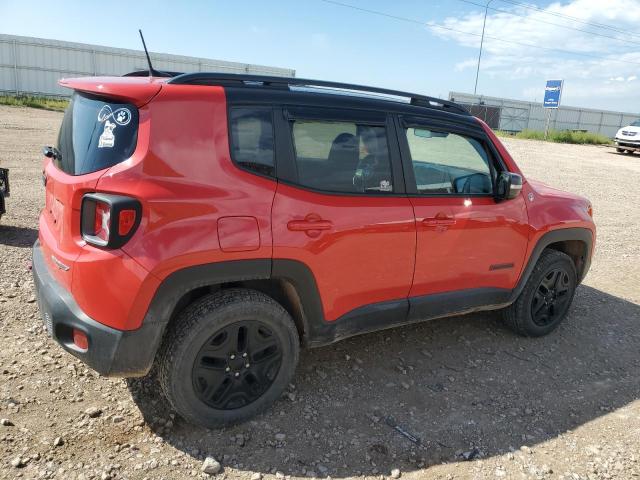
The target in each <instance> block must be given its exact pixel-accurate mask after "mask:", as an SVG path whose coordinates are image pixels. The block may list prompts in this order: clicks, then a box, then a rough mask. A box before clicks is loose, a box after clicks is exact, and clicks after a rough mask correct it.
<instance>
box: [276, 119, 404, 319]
mask: <svg viewBox="0 0 640 480" xmlns="http://www.w3.org/2000/svg"><path fill="white" fill-rule="evenodd" d="M317 110H318V109H316V111H315V112H314V111H312V109H311V108H309V109H307V108H302V107H300V108H296V109H289V110H288V111H287V112H285V113H286V116H287V118H288V120H287V121H283V123H282V125H281V131H284V132H285V133H286V135H285V137H286V141H287V142H288V145H289V146H290V151H289V152H283V151H282V150H280V155H279V158H278V169H279V171H278V176H279V178H280V179H284V181H280V182H279V185H278V189H277V192H276V197H275V200H274V205H273V214H272V228H273V257H274V260H277V259H290V260H296V261H299V262H301V263H303V264H304V265H306V266H307V267H308V268H309V270H310V271H311V272H312V274H313V276H314V277H315V281H316V284H317V287H318V290H319V293H320V296H321V301H322V307H323V311H324V317H325V319H326V320H327V321H333V320H336V319H338V318H339V317H341V316H343V315H345V314H347V313H348V312H350V311H352V310H354V309H356V308H359V307H363V306H366V305H371V304H374V303H378V302H385V301H390V300H402V301H406V297H407V295H408V293H409V288H410V285H411V278H412V275H413V266H414V255H415V241H416V238H415V222H414V216H413V209H412V206H411V203H410V201H409V199H408V198H407V197H406V195H404V186H403V180H402V172H401V167H400V165H399V162H398V160H399V159H398V155H397V148H395V147H396V146H397V145H396V143H394V142H395V141H393V142H390V141H389V139H390V138H393V137H390V136H389V135H388V134H389V131H390V129H389V128H388V125H387V124H386V121H387V119H386V117H385V116H384V115H380V114H375V115H374V114H371V115H369V114H366V113H362V112H359V113H355V112H345V111H329V110H328V109H323V110H322V111H317ZM391 126H392V124H391ZM390 145H391V146H392V147H394V148H392V149H391V150H390ZM392 158H395V160H396V161H395V162H393V163H392V161H391V159H392ZM287 179H288V180H289V181H287ZM405 313H406V310H405ZM402 320H403V318H400V319H398V321H402Z"/></svg>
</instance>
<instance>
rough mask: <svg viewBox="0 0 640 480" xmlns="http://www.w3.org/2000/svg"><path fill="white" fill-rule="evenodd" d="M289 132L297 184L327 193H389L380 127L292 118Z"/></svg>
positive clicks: (390, 181) (385, 148)
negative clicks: (291, 137)
mask: <svg viewBox="0 0 640 480" xmlns="http://www.w3.org/2000/svg"><path fill="white" fill-rule="evenodd" d="M292 131H293V142H294V146H295V152H296V163H297V170H298V182H299V183H300V184H301V185H303V186H305V187H310V188H314V189H317V190H323V191H327V192H345V193H392V192H393V178H392V175H391V160H390V158H389V148H388V144H387V135H386V130H385V128H384V127H380V126H372V125H361V124H358V123H355V122H329V121H315V120H314V121H311V120H296V121H294V122H293V126H292Z"/></svg>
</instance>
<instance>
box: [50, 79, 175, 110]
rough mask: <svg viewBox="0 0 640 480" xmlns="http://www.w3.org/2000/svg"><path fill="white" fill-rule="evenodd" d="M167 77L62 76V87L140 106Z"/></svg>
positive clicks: (153, 94) (155, 92) (150, 97)
mask: <svg viewBox="0 0 640 480" xmlns="http://www.w3.org/2000/svg"><path fill="white" fill-rule="evenodd" d="M167 80H168V79H167V78H156V77H81V78H63V79H61V80H60V81H59V82H58V83H59V84H60V85H62V86H63V87H67V88H73V89H74V90H78V91H81V92H87V93H92V94H94V95H99V96H108V97H110V98H115V99H118V100H122V101H124V102H128V103H133V104H134V105H135V106H136V107H141V106H143V105H145V104H146V103H149V101H151V99H152V98H153V97H155V96H156V95H157V94H158V92H159V91H160V89H161V88H162V85H163V84H164V83H165V82H166V81H167Z"/></svg>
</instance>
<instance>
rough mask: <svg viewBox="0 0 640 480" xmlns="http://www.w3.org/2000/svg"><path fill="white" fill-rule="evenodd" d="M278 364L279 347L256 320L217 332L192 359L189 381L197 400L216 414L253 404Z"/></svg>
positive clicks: (275, 372)
mask: <svg viewBox="0 0 640 480" xmlns="http://www.w3.org/2000/svg"><path fill="white" fill-rule="evenodd" d="M281 364H282V345H281V344H280V341H279V340H278V337H277V336H276V335H274V334H273V332H272V331H271V330H270V328H269V327H268V326H267V325H266V324H264V323H262V322H261V321H259V320H245V321H241V322H236V323H233V324H231V325H228V326H226V327H224V328H221V329H220V330H218V331H217V332H215V333H214V334H213V335H211V336H210V337H209V339H208V340H207V341H206V342H205V343H204V345H203V346H202V348H201V349H200V351H199V352H198V354H197V355H196V358H195V361H194V365H193V371H192V372H193V373H192V381H193V388H194V390H195V392H196V395H197V397H198V398H199V399H200V400H201V401H202V402H204V403H205V404H207V405H208V406H210V407H213V408H215V409H218V410H233V409H236V408H240V407H243V406H245V405H248V404H250V403H253V402H254V401H256V400H257V399H258V398H259V397H260V396H262V394H264V392H265V391H267V389H268V388H269V387H270V386H271V385H272V384H273V381H274V380H275V378H276V376H277V375H278V371H279V370H280V366H281Z"/></svg>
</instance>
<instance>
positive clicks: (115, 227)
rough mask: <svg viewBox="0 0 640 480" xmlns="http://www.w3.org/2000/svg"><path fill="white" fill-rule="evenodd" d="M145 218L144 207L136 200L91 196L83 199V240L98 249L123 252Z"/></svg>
mask: <svg viewBox="0 0 640 480" xmlns="http://www.w3.org/2000/svg"><path fill="white" fill-rule="evenodd" d="M141 215H142V207H141V206H140V202H139V201H138V200H136V199H135V198H131V197H126V196H124V195H111V194H107V193H88V194H86V195H85V196H84V197H83V198H82V212H81V216H82V217H81V225H80V228H81V231H82V238H84V240H85V241H86V242H87V243H89V244H91V245H94V246H96V247H103V248H120V247H122V246H123V245H124V244H125V243H127V241H129V239H130V238H131V237H132V236H133V234H134V233H135V231H136V229H137V228H138V225H139V224H140V218H141Z"/></svg>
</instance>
